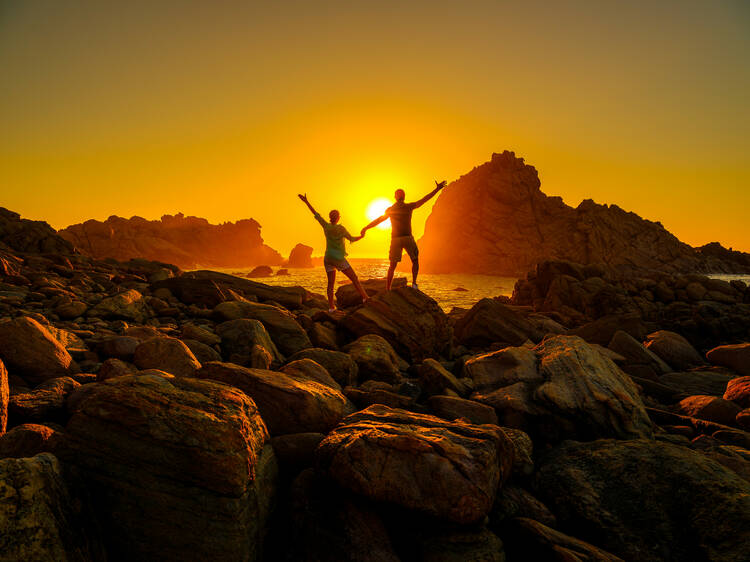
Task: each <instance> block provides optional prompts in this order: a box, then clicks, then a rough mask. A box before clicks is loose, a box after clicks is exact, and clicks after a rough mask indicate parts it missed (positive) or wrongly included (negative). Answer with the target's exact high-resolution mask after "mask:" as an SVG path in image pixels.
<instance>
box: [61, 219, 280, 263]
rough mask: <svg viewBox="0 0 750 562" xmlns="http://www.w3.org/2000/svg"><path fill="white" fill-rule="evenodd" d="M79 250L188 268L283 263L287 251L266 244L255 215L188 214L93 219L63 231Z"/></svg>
mask: <svg viewBox="0 0 750 562" xmlns="http://www.w3.org/2000/svg"><path fill="white" fill-rule="evenodd" d="M59 234H60V236H62V237H63V238H64V239H65V240H68V241H70V242H72V243H73V244H74V245H75V246H76V248H77V249H78V250H80V251H81V252H83V253H85V254H88V255H90V256H92V257H94V258H115V259H118V260H123V261H125V260H129V259H132V258H146V259H149V260H155V261H161V262H166V263H173V264H175V265H178V266H179V267H181V268H183V269H195V268H196V267H198V266H203V267H248V266H254V265H259V264H263V265H280V264H281V263H282V261H283V260H282V257H281V255H280V254H279V253H278V252H277V251H276V250H274V249H273V248H270V247H268V246H266V245H265V244H263V238H261V236H260V224H258V222H256V221H255V220H253V219H245V220H239V221H237V222H225V223H223V224H210V223H209V222H208V221H207V220H206V219H202V218H198V217H186V216H184V215H183V214H182V213H178V214H176V215H164V216H163V217H161V219H160V220H158V221H148V220H146V219H143V218H141V217H132V218H130V219H125V218H122V217H118V216H111V217H109V218H108V219H107V220H106V221H104V222H100V221H96V220H88V221H86V222H84V223H81V224H74V225H71V226H69V227H67V228H65V229H63V230H61V231H60V232H59Z"/></svg>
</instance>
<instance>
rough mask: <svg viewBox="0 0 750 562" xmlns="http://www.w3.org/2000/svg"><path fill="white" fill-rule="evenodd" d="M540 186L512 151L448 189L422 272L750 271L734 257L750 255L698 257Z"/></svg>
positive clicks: (428, 234) (635, 221)
mask: <svg viewBox="0 0 750 562" xmlns="http://www.w3.org/2000/svg"><path fill="white" fill-rule="evenodd" d="M540 186H541V183H540V181H539V176H538V175H537V171H536V169H535V168H534V167H533V166H530V165H528V164H525V163H524V161H523V158H516V156H515V154H514V153H513V152H509V151H505V152H503V153H502V154H493V155H492V159H491V160H490V161H489V162H486V163H484V164H482V165H481V166H478V167H476V168H474V169H473V170H472V171H471V172H469V173H468V174H466V175H464V176H462V177H461V178H459V179H458V180H456V181H455V182H453V183H451V184H450V185H448V186H447V187H446V188H445V189H444V190H443V192H442V193H441V194H440V196H439V198H438V200H437V202H436V203H435V206H434V208H433V209H432V212H431V214H430V216H429V217H428V219H427V223H426V226H425V233H424V236H423V237H422V239H421V240H420V252H421V254H420V255H421V257H420V262H421V264H422V268H423V271H427V272H433V273H448V272H462V273H486V274H495V275H510V276H520V275H523V274H525V273H526V272H527V271H528V270H529V269H531V268H532V267H534V266H535V264H537V263H538V262H540V261H542V260H545V259H565V260H570V261H574V262H577V263H581V264H591V263H604V264H607V265H610V266H615V267H617V268H619V269H656V270H661V271H669V272H726V273H741V272H745V271H750V262H743V259H741V258H740V257H738V256H736V255H734V254H739V256H747V254H742V253H741V252H735V253H733V254H731V255H728V254H726V253H722V252H720V251H716V249H715V248H714V250H713V251H711V252H709V251H706V250H703V251H698V250H696V249H695V248H693V247H691V246H689V245H688V244H685V243H683V242H680V240H678V239H677V238H676V237H675V236H674V235H672V234H671V233H670V232H668V231H667V230H666V229H665V228H664V227H663V226H662V225H661V223H659V222H651V221H648V220H645V219H642V218H641V217H639V216H638V215H637V214H635V213H631V212H627V211H624V210H623V209H621V208H620V207H618V206H616V205H600V204H597V203H595V202H594V201H592V200H590V199H586V200H584V201H583V202H582V203H581V204H580V205H578V207H576V208H573V207H570V206H568V205H566V204H565V203H564V202H563V200H562V198H560V197H551V196H548V195H545V194H544V193H543V192H542V191H541V190H540ZM719 247H720V246H719ZM745 259H746V258H745Z"/></svg>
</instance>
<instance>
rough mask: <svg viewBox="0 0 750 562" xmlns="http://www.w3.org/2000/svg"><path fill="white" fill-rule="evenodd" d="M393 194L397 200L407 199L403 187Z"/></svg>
mask: <svg viewBox="0 0 750 562" xmlns="http://www.w3.org/2000/svg"><path fill="white" fill-rule="evenodd" d="M393 196H394V197H395V198H396V201H398V202H399V203H400V202H401V201H403V200H404V199H406V193H404V190H403V189H397V190H396V193H394V194H393Z"/></svg>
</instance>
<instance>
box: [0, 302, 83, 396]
mask: <svg viewBox="0 0 750 562" xmlns="http://www.w3.org/2000/svg"><path fill="white" fill-rule="evenodd" d="M0 359H2V360H3V361H4V362H5V365H6V367H7V368H8V369H10V371H11V373H13V374H15V375H20V376H22V377H23V378H24V379H26V380H27V381H28V382H29V383H31V384H39V383H41V382H44V381H45V380H47V379H52V378H55V377H59V376H62V375H67V374H68V373H70V372H71V370H72V368H73V367H74V364H73V358H72V357H71V356H70V354H69V353H68V352H67V350H66V349H65V348H64V347H63V345H62V344H61V343H60V342H59V341H57V340H56V339H55V338H54V337H53V336H52V334H51V333H50V332H49V330H47V328H45V327H44V326H42V325H41V324H40V323H39V322H37V321H36V320H34V319H33V318H29V317H27V316H22V317H19V318H15V319H13V320H7V321H4V322H0Z"/></svg>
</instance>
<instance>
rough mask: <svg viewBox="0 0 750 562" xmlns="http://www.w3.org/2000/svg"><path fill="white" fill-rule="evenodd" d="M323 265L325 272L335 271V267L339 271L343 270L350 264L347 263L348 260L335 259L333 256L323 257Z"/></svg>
mask: <svg viewBox="0 0 750 562" xmlns="http://www.w3.org/2000/svg"><path fill="white" fill-rule="evenodd" d="M323 267H325V268H326V273H330V272H331V271H336V270H337V269H338V270H339V271H344V270H346V269H349V268H350V267H351V265H349V262H348V261H346V259H343V260H337V259H334V258H323Z"/></svg>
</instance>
